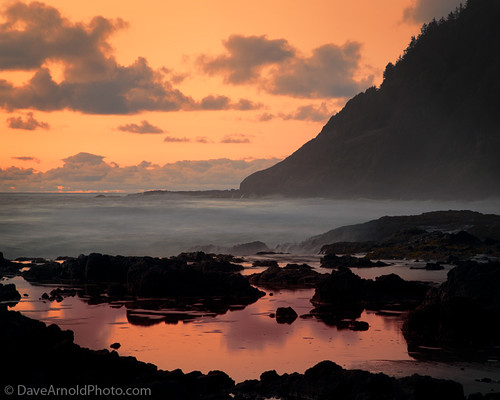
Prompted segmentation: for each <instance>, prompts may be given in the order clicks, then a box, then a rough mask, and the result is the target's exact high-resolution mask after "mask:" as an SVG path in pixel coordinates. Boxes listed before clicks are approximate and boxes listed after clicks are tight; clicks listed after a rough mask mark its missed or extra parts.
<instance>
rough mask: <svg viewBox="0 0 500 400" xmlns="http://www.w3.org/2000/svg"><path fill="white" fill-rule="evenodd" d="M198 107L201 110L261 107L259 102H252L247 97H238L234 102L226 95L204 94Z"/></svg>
mask: <svg viewBox="0 0 500 400" xmlns="http://www.w3.org/2000/svg"><path fill="white" fill-rule="evenodd" d="M199 107H200V108H201V109H202V110H240V111H248V110H258V109H259V108H262V104H261V103H254V102H253V101H251V100H248V99H240V100H239V101H238V102H236V103H234V102H232V101H231V99H230V98H229V97H227V96H213V95H210V96H206V97H204V98H203V99H201V101H200V103H199Z"/></svg>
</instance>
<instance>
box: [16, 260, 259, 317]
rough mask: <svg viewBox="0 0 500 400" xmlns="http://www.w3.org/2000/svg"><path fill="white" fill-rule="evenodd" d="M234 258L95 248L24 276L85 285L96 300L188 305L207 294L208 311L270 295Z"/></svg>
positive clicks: (89, 294) (99, 301) (221, 309)
mask: <svg viewBox="0 0 500 400" xmlns="http://www.w3.org/2000/svg"><path fill="white" fill-rule="evenodd" d="M229 259H230V256H227V257H219V256H216V255H209V254H205V253H202V252H198V253H182V254H181V255H179V256H178V257H171V258H153V257H123V256H109V255H103V254H98V253H92V254H90V255H88V256H85V255H80V256H79V257H78V258H70V259H67V260H66V261H64V262H63V263H62V264H60V263H52V262H50V263H45V264H42V265H35V266H33V267H32V268H30V270H29V271H26V272H24V273H23V276H24V277H25V279H26V280H28V281H32V282H44V283H72V284H75V285H82V286H83V290H84V295H85V296H86V297H89V298H90V300H89V301H92V302H93V303H94V304H98V303H101V302H104V301H108V300H109V299H116V298H117V297H120V296H122V297H124V298H125V297H126V296H141V297H161V298H178V299H179V298H182V299H183V302H184V304H189V303H195V302H198V300H199V299H200V298H201V299H206V301H204V302H203V304H204V305H205V306H207V307H209V308H208V311H213V312H226V311H227V310H228V309H229V308H230V306H232V305H247V304H250V303H252V302H254V301H256V300H257V299H258V298H260V297H261V296H263V295H264V293H263V292H261V291H259V290H258V289H256V288H254V287H253V286H251V285H250V284H249V283H248V281H247V279H246V278H245V277H243V276H241V275H240V274H236V273H235V271H237V270H240V269H241V268H242V267H241V266H239V265H235V264H232V263H231V262H230V261H229ZM106 292H107V293H108V296H109V297H105V296H104V293H106ZM215 299H217V300H215Z"/></svg>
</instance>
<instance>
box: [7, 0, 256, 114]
mask: <svg viewBox="0 0 500 400" xmlns="http://www.w3.org/2000/svg"><path fill="white" fill-rule="evenodd" d="M3 17H4V23H3V24H0V71H9V70H11V71H32V72H33V76H32V78H31V79H30V80H29V82H27V83H26V84H24V85H21V86H15V85H14V84H13V83H12V82H9V81H7V80H5V79H0V106H1V107H3V108H5V109H7V110H16V109H38V110H43V111H53V110H63V109H68V110H73V111H79V112H83V113H87V114H134V113H139V112H141V111H178V110H205V109H209V110H219V109H237V110H251V109H255V108H259V107H260V106H259V105H257V104H254V103H253V102H251V101H250V100H247V99H240V100H239V101H237V102H232V101H230V99H229V98H227V97H225V96H207V97H206V98H204V99H203V100H201V102H197V101H195V100H193V99H192V98H191V97H190V96H187V95H185V94H184V93H182V92H181V91H180V90H178V89H175V88H174V86H173V85H174V84H175V83H178V82H180V81H181V80H182V79H183V78H184V77H182V79H181V78H179V75H175V74H174V75H173V74H172V73H171V71H170V70H168V69H166V68H160V69H153V68H152V67H151V66H150V65H149V64H148V61H147V60H146V59H145V58H142V57H139V58H137V60H136V61H135V62H134V63H133V64H131V65H128V66H124V65H120V64H119V63H118V62H117V60H116V59H115V57H114V56H113V54H112V51H111V46H110V44H109V42H108V39H109V38H110V36H111V35H113V34H114V33H115V32H116V31H118V30H120V29H123V28H125V27H126V26H127V24H126V23H125V22H124V21H123V20H121V19H115V20H111V19H107V18H104V17H95V18H93V19H92V20H91V21H90V22H89V23H73V22H71V21H69V20H68V19H66V18H64V17H63V16H62V15H61V14H60V12H59V11H58V10H57V9H55V8H53V7H50V6H47V5H45V4H43V3H39V2H33V3H30V4H25V3H22V2H15V3H12V4H11V5H10V6H8V7H7V8H6V9H5V11H4V12H3ZM20 26H22V27H23V29H20V28H19V27H20ZM47 62H60V63H61V64H62V65H63V67H64V79H63V80H62V81H61V82H56V81H55V80H54V78H53V76H52V75H51V72H50V70H49V69H48V68H47V67H46V63H47ZM169 79H170V80H169Z"/></svg>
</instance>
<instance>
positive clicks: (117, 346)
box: [109, 342, 122, 350]
mask: <svg viewBox="0 0 500 400" xmlns="http://www.w3.org/2000/svg"><path fill="white" fill-rule="evenodd" d="M121 346H122V345H121V344H120V343H118V342H116V343H112V344H110V345H109V347H111V348H112V349H114V350H118V349H119V348H120V347H121Z"/></svg>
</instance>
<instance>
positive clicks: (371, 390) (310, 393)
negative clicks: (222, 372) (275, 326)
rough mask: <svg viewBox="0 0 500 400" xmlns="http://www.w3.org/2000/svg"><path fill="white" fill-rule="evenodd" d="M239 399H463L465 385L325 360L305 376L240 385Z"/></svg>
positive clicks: (268, 376)
mask: <svg viewBox="0 0 500 400" xmlns="http://www.w3.org/2000/svg"><path fill="white" fill-rule="evenodd" d="M235 392H236V396H235V399H236V400H246V399H253V400H264V399H270V398H277V399H282V400H299V399H315V400H323V399H324V400H332V399H366V400H372V399H373V400H375V399H387V400H389V399H391V400H400V399H401V400H403V399H404V400H442V399H447V400H463V399H464V393H463V389H462V386H461V385H460V384H458V383H456V382H453V381H447V380H441V379H433V378H430V377H427V376H419V375H413V376H411V377H407V378H401V379H395V378H391V377H389V376H387V375H385V374H372V373H369V372H366V371H361V370H345V369H343V368H342V367H340V366H339V365H337V364H335V363H333V362H331V361H322V362H320V363H319V364H317V365H315V366H314V367H312V368H310V369H308V370H307V371H306V372H305V373H304V374H298V373H293V374H283V375H278V374H277V373H276V371H267V372H264V373H263V374H262V375H261V376H260V380H249V381H245V382H242V383H240V384H238V385H236V389H235Z"/></svg>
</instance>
